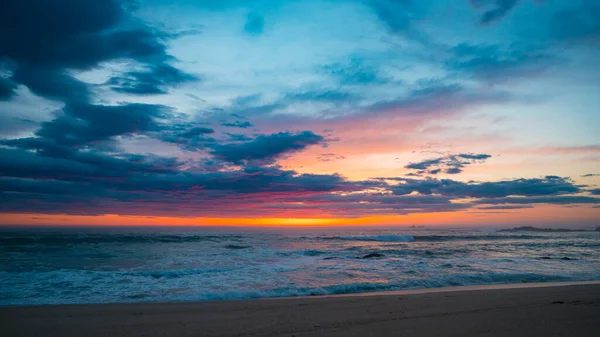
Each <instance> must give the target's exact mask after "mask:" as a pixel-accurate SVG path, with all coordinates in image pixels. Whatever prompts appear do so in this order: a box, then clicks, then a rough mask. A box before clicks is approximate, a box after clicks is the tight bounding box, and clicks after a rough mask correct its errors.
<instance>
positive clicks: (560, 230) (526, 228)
mask: <svg viewBox="0 0 600 337" xmlns="http://www.w3.org/2000/svg"><path fill="white" fill-rule="evenodd" d="M498 232H511V233H513V232H544V233H565V232H600V227H597V228H596V229H568V228H537V227H533V226H521V227H515V228H508V229H500V230H498Z"/></svg>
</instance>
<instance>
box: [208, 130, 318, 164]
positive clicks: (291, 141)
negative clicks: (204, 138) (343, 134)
mask: <svg viewBox="0 0 600 337" xmlns="http://www.w3.org/2000/svg"><path fill="white" fill-rule="evenodd" d="M324 141H325V138H323V136H320V135H317V134H314V133H312V132H311V131H303V132H300V133H290V132H279V133H274V134H270V135H259V136H257V137H256V138H254V139H252V140H250V141H246V142H242V143H226V144H216V145H214V146H213V148H212V151H211V153H212V154H213V155H214V156H215V157H217V158H219V159H221V160H224V161H227V162H231V163H235V164H240V163H243V162H246V161H253V160H258V161H262V160H266V161H270V160H274V159H276V158H277V157H280V156H282V155H287V154H292V153H294V152H297V151H300V150H303V149H305V148H306V147H308V146H310V145H315V144H322V143H323V142H324Z"/></svg>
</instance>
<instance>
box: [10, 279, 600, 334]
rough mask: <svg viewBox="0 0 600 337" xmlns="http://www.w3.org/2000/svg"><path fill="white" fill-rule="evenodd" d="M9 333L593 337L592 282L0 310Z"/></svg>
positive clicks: (596, 317)
mask: <svg viewBox="0 0 600 337" xmlns="http://www.w3.org/2000/svg"><path fill="white" fill-rule="evenodd" d="M0 320H1V321H0V323H1V327H0V329H1V330H0V331H1V332H0V335H2V336H6V337H13V336H15V337H17V336H47V337H53V336H61V337H68V336H77V337H81V336H116V337H118V336H181V337H184V336H296V337H308V336H345V337H350V336H417V337H419V336H427V337H432V336H511V337H514V336H543V337H549V336H578V337H583V336H594V337H597V336H600V283H599V282H589V283H579V284H573V283H571V284H525V285H513V286H501V287H498V286H488V287H467V288H441V289H435V290H425V291H403V292H388V293H376V294H367V295H352V296H331V297H308V298H307V297H305V298H285V299H272V300H247V301H246V300H244V301H218V302H183V303H132V304H101V305H61V306H37V307H2V308H0Z"/></svg>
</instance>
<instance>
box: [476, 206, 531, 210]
mask: <svg viewBox="0 0 600 337" xmlns="http://www.w3.org/2000/svg"><path fill="white" fill-rule="evenodd" d="M524 208H533V206H531V205H493V206H482V207H477V209H478V210H486V211H495V210H510V209H524Z"/></svg>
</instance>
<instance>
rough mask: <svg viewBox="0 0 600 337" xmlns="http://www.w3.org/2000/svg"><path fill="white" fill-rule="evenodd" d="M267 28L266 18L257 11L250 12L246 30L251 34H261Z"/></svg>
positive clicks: (245, 25)
mask: <svg viewBox="0 0 600 337" xmlns="http://www.w3.org/2000/svg"><path fill="white" fill-rule="evenodd" d="M264 29H265V19H264V18H263V17H262V16H260V15H258V14H257V13H250V14H248V16H247V17H246V23H245V24H244V32H246V33H247V34H249V35H260V34H262V33H263V31H264Z"/></svg>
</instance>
